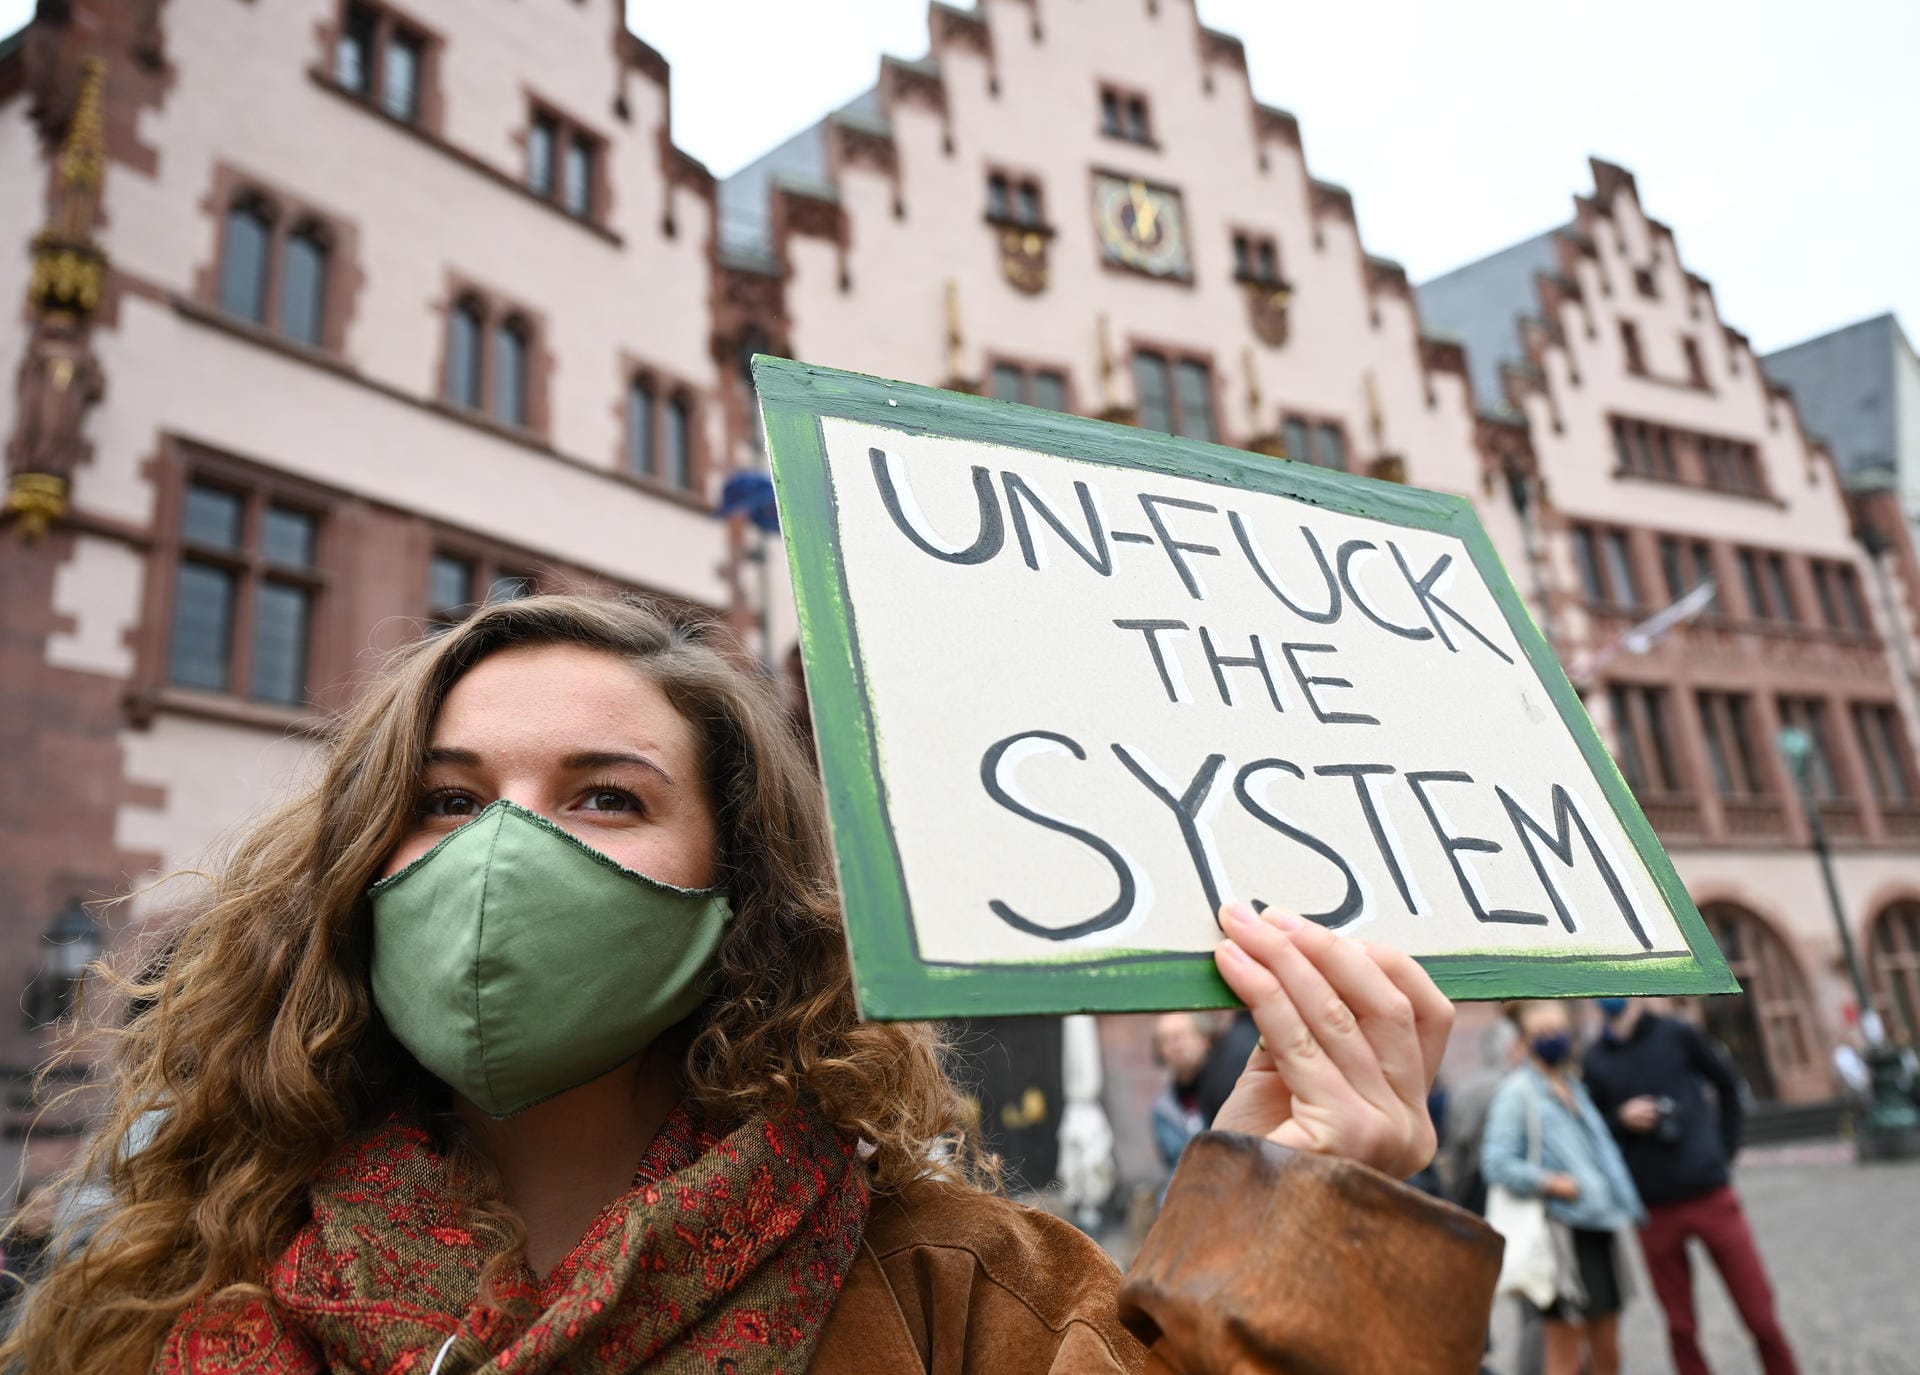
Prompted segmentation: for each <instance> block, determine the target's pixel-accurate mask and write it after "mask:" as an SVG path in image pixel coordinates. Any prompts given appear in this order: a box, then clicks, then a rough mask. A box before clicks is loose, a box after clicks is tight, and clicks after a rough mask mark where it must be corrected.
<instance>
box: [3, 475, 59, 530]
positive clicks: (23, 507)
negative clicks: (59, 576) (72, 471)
mask: <svg viewBox="0 0 1920 1375" xmlns="http://www.w3.org/2000/svg"><path fill="white" fill-rule="evenodd" d="M7 488H8V490H7V505H6V510H7V511H8V512H10V513H11V514H12V515H13V518H14V520H15V522H16V523H17V524H18V526H19V528H20V538H21V539H22V540H24V541H26V542H27V543H28V544H38V543H39V542H40V540H41V538H42V537H43V536H44V535H45V534H46V533H47V527H48V526H50V525H52V524H53V523H54V522H55V521H56V520H58V519H60V517H62V516H64V515H65V514H66V513H67V480H66V479H65V478H64V477H55V476H54V475H53V474H51V473H15V474H14V475H13V477H12V479H11V480H10V481H9V482H8V484H7Z"/></svg>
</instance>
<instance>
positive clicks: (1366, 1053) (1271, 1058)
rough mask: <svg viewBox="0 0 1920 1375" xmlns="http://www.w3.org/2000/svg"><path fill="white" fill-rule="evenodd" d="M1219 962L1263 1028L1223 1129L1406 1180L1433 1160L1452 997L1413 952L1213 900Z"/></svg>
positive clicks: (1217, 1123)
mask: <svg viewBox="0 0 1920 1375" xmlns="http://www.w3.org/2000/svg"><path fill="white" fill-rule="evenodd" d="M1220 925H1221V929H1222V930H1224V931H1225V932H1226V936H1227V939H1226V940H1224V941H1222V942H1221V943H1220V946H1219V948H1218V949H1216V950H1215V951H1214V955H1213V958H1214V963H1215V964H1217V965H1218V966H1219V968H1220V977H1221V978H1223V979H1225V980H1226V981H1227V986H1228V987H1230V988H1231V989H1233V991H1234V992H1235V993H1237V994H1239V995H1240V1000H1241V1001H1242V1002H1244V1003H1245V1004H1246V1005H1247V1007H1248V1009H1249V1010H1250V1011H1251V1012H1252V1013H1253V1020H1254V1023H1255V1025H1257V1026H1258V1027H1259V1028H1260V1036H1261V1040H1262V1043H1263V1044H1262V1045H1261V1046H1260V1048H1259V1049H1257V1050H1255V1051H1254V1052H1253V1055H1252V1056H1251V1057H1250V1058H1249V1059H1248V1061H1247V1067H1246V1069H1245V1071H1244V1072H1243V1073H1242V1074H1241V1075H1240V1082H1239V1083H1238V1084H1236V1085H1235V1086H1234V1090H1233V1096H1232V1097H1230V1098H1228V1099H1227V1101H1226V1103H1225V1105H1223V1106H1222V1107H1221V1109H1220V1114H1219V1116H1218V1117H1217V1118H1215V1119H1214V1123H1213V1125H1214V1128H1215V1129H1216V1130H1218V1131H1237V1132H1246V1133H1248V1134H1249V1135H1253V1136H1264V1137H1266V1138H1267V1139H1268V1140H1269V1141H1272V1142H1275V1143H1276V1144H1278V1145H1282V1146H1290V1147H1292V1148H1293V1149H1295V1150H1301V1151H1313V1152H1316V1153H1318V1154H1321V1155H1340V1156H1346V1157H1347V1158H1349V1159H1352V1160H1358V1161H1360V1162H1361V1163H1362V1164H1365V1165H1371V1166H1372V1167H1373V1168H1374V1169H1376V1170H1379V1171H1380V1172H1381V1173H1383V1174H1388V1175H1392V1176H1393V1177H1394V1178H1396V1179H1405V1178H1407V1177H1408V1176H1410V1175H1413V1174H1416V1173H1418V1172H1419V1171H1420V1170H1422V1169H1424V1168H1425V1167H1426V1166H1427V1164H1428V1163H1429V1162H1430V1161H1431V1160H1432V1159H1433V1153H1434V1148H1435V1145H1436V1140H1435V1136H1434V1131H1433V1121H1432V1119H1431V1118H1429V1117H1428V1115H1427V1091H1428V1089H1429V1088H1431V1087H1432V1085H1433V1076H1434V1074H1435V1073H1436V1072H1437V1071H1438V1070H1439V1068H1440V1056H1441V1054H1442V1053H1443V1052H1444V1051H1445V1050H1446V1048H1447V1034H1448V1033H1449V1032H1450V1031H1451V1030H1452V1029H1453V1004H1452V1003H1450V1002H1448V1001H1447V999H1446V997H1445V995H1443V994H1442V993H1441V992H1440V990H1439V989H1438V988H1436V987H1434V983H1433V980H1432V979H1430V978H1428V977H1427V973H1426V971H1425V970H1423V969H1422V968H1421V967H1420V966H1419V965H1417V964H1415V963H1414V961H1413V959H1412V957H1411V956H1409V955H1407V954H1406V953H1404V952H1403V951H1400V950H1395V949H1391V948H1389V947H1387V946H1383V945H1373V944H1369V943H1367V942H1365V941H1356V940H1351V939H1349V938H1347V937H1344V936H1337V935H1335V934H1334V933H1333V932H1331V931H1328V930H1326V929H1325V928H1324V927H1320V926H1316V925H1314V924H1313V923H1312V922H1308V921H1303V920H1301V919H1300V918H1299V917H1297V916H1295V915H1294V914H1293V913H1291V912H1283V911H1281V910H1280V909H1278V908H1273V907H1270V908H1268V909H1267V910H1266V912H1264V913H1263V914H1261V915H1258V916H1256V915H1255V914H1254V912H1253V910H1252V909H1251V908H1249V907H1245V906H1242V905H1240V904H1238V903H1234V904H1229V905H1228V906H1226V907H1223V908H1221V909H1220Z"/></svg>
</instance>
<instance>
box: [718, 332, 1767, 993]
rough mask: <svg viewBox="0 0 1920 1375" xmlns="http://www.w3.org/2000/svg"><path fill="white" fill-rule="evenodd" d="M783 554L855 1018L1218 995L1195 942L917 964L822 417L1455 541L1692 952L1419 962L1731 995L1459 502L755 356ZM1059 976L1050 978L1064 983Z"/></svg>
mask: <svg viewBox="0 0 1920 1375" xmlns="http://www.w3.org/2000/svg"><path fill="white" fill-rule="evenodd" d="M753 377H754V383H755V385H756V387H757V388H758V389H759V393H760V403H761V407H762V411H763V414H764V417H765V421H766V432H767V443H768V448H769V450H770V452H771V454H772V459H773V473H774V483H775V488H776V491H777V493H778V496H779V502H780V518H781V527H782V529H783V531H784V532H785V536H786V546H787V560H788V566H789V568H790V569H791V571H792V576H793V588H794V596H795V600H796V602H797V604H798V608H799V613H800V637H801V644H802V653H803V655H804V657H805V661H806V671H807V694H808V697H809V698H810V700H811V702H812V705H813V726H814V738H815V741H816V744H817V747H818V750H819V755H820V767H821V773H822V777H823V778H824V780H825V783H826V789H827V802H828V809H829V812H830V814H831V816H832V820H833V844H834V854H835V857H836V861H837V863H838V866H839V871H840V887H841V893H842V900H843V902H844V903H845V910H846V922H847V932H848V939H849V940H850V942H851V944H852V947H853V951H854V978H855V983H856V985H857V988H858V991H859V997H860V1007H861V1011H862V1013H863V1014H864V1015H866V1016H868V1017H871V1018H876V1019H881V1020H886V1019H917V1018H937V1017H977V1016H1001V1015H1014V1014H1027V1013H1068V1012H1147V1011H1155V1010H1160V1009H1166V1008H1199V1007H1231V1006H1235V1005H1236V1004H1237V1000H1236V999H1235V998H1234V996H1233V994H1232V993H1231V992H1230V991H1229V990H1228V989H1227V986H1226V984H1225V983H1224V982H1222V981H1221V979H1220V976H1219V974H1218V973H1217V972H1216V970H1215V969H1214V965H1213V958H1212V956H1211V955H1207V954H1167V953H1164V952H1140V953H1136V954H1129V953H1127V952H1124V951H1114V950H1105V951H1102V952H1100V954H1099V955H1098V956H1097V957H1094V958H1091V959H1085V960H1083V959H1079V958H1077V957H1076V958H1066V959H1061V960H1057V961H1051V962H1048V963H1045V964H1023V965H1007V964H991V965H965V966H961V965H943V964H933V963H928V962H926V961H923V960H922V959H921V958H920V956H919V953H918V951H917V949H916V942H915V938H914V927H913V914H912V910H911V904H910V902H909V900H908V896H907V889H906V880H905V876H904V874H903V873H902V871H901V866H900V854H899V850H898V847H897V846H896V845H895V843H894V838H893V827H892V824H891V821H890V820H889V817H888V813H887V797H886V784H885V780H884V779H883V778H882V777H881V773H880V760H879V751H878V742H877V738H876V733H875V730H874V723H873V716H872V712H871V709H870V705H869V701H868V696H867V685H866V679H865V671H864V668H863V661H862V659H861V656H860V648H859V629H858V625H857V623H856V620H855V617H854V614H853V609H852V607H851V606H850V605H849V603H848V598H847V583H846V569H845V566H844V564H843V562H842V558H841V552H840V522H839V512H838V504H837V499H836V497H835V494H834V490H833V482H832V477H831V475H830V473H829V470H828V468H827V456H826V444H825V441H824V439H823V438H822V435H821V429H820V422H821V420H822V419H823V418H826V417H838V418H841V419H846V420H855V421H860V422H863V423H866V424H870V425H876V426H882V427H885V428H887V429H891V430H896V431H899V432H901V433H904V434H915V435H934V436H943V437H950V438H956V439H967V440H975V441H978V442H981V443H986V444H998V445H1004V446H1007V447H1009V448H1014V449H1027V450H1033V451H1037V452H1040V453H1046V454H1053V455H1056V456H1058V457H1062V458H1069V459H1074V460H1077V461H1079V462H1084V463H1092V464H1098V465H1102V466H1105V467H1110V468H1126V469H1131V470H1134V471H1136V472H1141V473H1148V474H1160V475H1163V476H1167V477H1180V478H1190V479H1193V480H1195V481H1199V482H1206V483H1211V484H1214V485H1216V486H1225V487H1230V488H1235V489H1245V490H1251V491H1256V492H1266V493H1271V494H1273V495H1276V496H1283V497H1291V498H1293V499H1295V500H1298V501H1304V502H1308V503H1310V504H1312V505H1315V506H1322V507H1325V508H1326V509H1328V510H1331V511H1341V512H1344V513H1346V514H1348V515H1353V516H1360V517H1364V518H1367V519H1371V520H1379V521H1386V522H1390V523H1392V524H1395V525H1402V526H1407V527H1411V528H1414V529H1420V530H1431V531H1435V532H1437V533H1440V534H1445V535H1451V536H1453V537H1455V538H1457V539H1459V540H1460V541H1461V542H1462V543H1463V544H1464V545H1465V547H1466V548H1467V550H1468V552H1469V553H1470V555H1471V556H1472V559H1473V562H1474V565H1475V566H1476V567H1477V568H1478V569H1479V571H1480V574H1481V576H1482V577H1483V578H1484V579H1485V580H1486V584H1487V586H1488V587H1489V588H1490V589H1491V590H1492V592H1493V596H1494V599H1495V601H1496V602H1498V604H1499V606H1500V610H1501V613H1502V614H1503V615H1504V616H1505V617H1506V619H1507V624H1508V626H1509V628H1510V629H1511V630H1512V631H1513V633H1514V636H1515V638H1516V639H1518V641H1519V643H1520V646H1521V648H1522V649H1523V650H1524V651H1525V653H1526V656H1527V661H1528V663H1529V664H1530V665H1531V666H1532V667H1533V669H1534V671H1535V673H1536V674H1538V676H1539V678H1540V681H1541V683H1542V684H1543V685H1544V686H1545V687H1546V690H1547V693H1548V695H1549V696H1550V697H1551V699H1552V700H1553V703H1554V706H1555V707H1556V708H1557V709H1558V710H1559V712H1560V716H1561V719H1562V720H1564V721H1565V722H1566V724H1567V727H1568V729H1569V730H1570V731H1571V732H1572V733H1573V736H1574V739H1575V740H1576V741H1577V742H1578V744H1579V746H1580V751H1581V753H1582V755H1584V756H1585V758H1586V761H1587V764H1588V766H1589V767H1590V768H1591V769H1592V770H1593V773H1594V776H1595V777H1596V778H1597V779H1598V781H1599V784H1600V788H1601V791H1602V792H1603V793H1604V795H1605V796H1606V798H1607V801H1608V803H1609V804H1610V805H1611V806H1612V807H1613V810H1614V814H1615V815H1616V816H1617V817H1618V818H1619V820H1620V823H1621V825H1622V826H1623V827H1624V828H1625V829H1626V833H1627V836H1628V838H1629V839H1630V840H1631V841H1632V843H1633V846H1634V849H1635V851H1636V852H1637V853H1638V854H1639V856H1640V858H1641V860H1642V861H1643V862H1644V863H1645V864H1646V866H1647V869H1648V871H1649V872H1650V873H1651V874H1652V876H1653V879H1654V882H1655V883H1656V885H1657V886H1658V887H1659V890H1660V895H1661V896H1662V897H1663V898H1664V899H1665V900H1666V902H1667V904H1668V906H1669V907H1670V908H1671V910H1672V911H1673V913H1674V916H1675V917H1676V919H1677V920H1678V922H1679V925H1680V929H1681V931H1682V933H1683V934H1684V935H1685V937H1686V940H1687V944H1688V946H1689V948H1690V949H1691V950H1692V952H1693V953H1692V955H1691V956H1684V955H1672V954H1666V955H1653V956H1644V957H1632V956H1626V957H1621V956H1604V957H1602V956H1590V955H1578V954H1553V955H1539V956H1524V955H1459V956H1453V955H1449V956H1436V957H1430V958H1426V959H1423V960H1422V961H1421V963H1422V964H1423V965H1425V966H1426V968H1427V969H1428V971H1429V972H1430V973H1431V974H1432V975H1433V977H1434V980H1435V982H1437V983H1438V984H1439V985H1440V987H1441V988H1442V989H1443V990H1444V991H1445V992H1446V993H1447V994H1448V996H1450V997H1453V998H1462V999H1492V998H1515V997H1579V996H1592V995H1598V994H1604V993H1618V992H1621V991H1624V990H1626V989H1628V988H1630V989H1631V991H1633V992H1634V993H1648V994H1651V993H1666V994H1705V993H1733V992H1737V991H1739V985H1738V984H1737V983H1736V982H1735V981H1734V978H1733V974H1732V972H1731V971H1730V970H1729V969H1728V968H1727V963H1726V960H1725V959H1724V958H1723V957H1722V955H1721V953H1720V950H1719V948H1718V947H1717V946H1716V945H1715V944H1714V941H1713V937H1712V936H1711V935H1710V934H1709V933H1708V931H1707V927H1706V923H1705V922H1704V921H1703V920H1702V919H1701V917H1700V913H1699V910H1698V909H1697V908H1696V907H1695V906H1694V905H1693V900H1692V898H1691V897H1689V896H1688V894H1687V890H1686V886H1685V885H1684V884H1683V883H1682V882H1681V881H1680V876H1679V874H1678V873H1676V872H1675V871H1674V867H1673V862H1672V860H1670V859H1669V858H1668V857H1667V853H1666V851H1665V850H1664V849H1663V848H1662V847H1661V844H1660V842H1659V839H1658V838H1657V837H1656V836H1655V835H1654V831H1653V827H1652V826H1651V825H1650V824H1648V822H1647V819H1646V816H1645V815H1644V814H1643V813H1642V812H1641V810H1640V806H1639V804H1638V803H1637V802H1636V801H1635V800H1634V797H1633V793H1632V791H1631V790H1630V789H1629V788H1628V787H1627V784H1626V780H1625V779H1623V778H1622V777H1621V776H1620V772H1619V770H1618V769H1617V768H1616V767H1615V765H1614V762H1613V757H1612V755H1611V754H1609V753H1608V751H1607V747H1606V745H1605V744H1604V743H1602V741H1601V739H1600V736H1599V733H1598V732H1597V731H1596V730H1595V729H1594V726H1593V722H1592V721H1591V719H1589V718H1588V716H1587V712H1586V708H1585V707H1584V706H1583V705H1582V704H1581V702H1580V698H1579V695H1578V694H1577V693H1576V692H1575V691H1574V689H1573V685H1572V684H1571V683H1570V682H1568V681H1567V676H1566V674H1565V673H1564V672H1563V671H1562V669H1561V667H1560V663H1559V660H1557V659H1556V658H1555V657H1554V654H1553V651H1552V649H1551V648H1550V647H1549V646H1548V645H1547V642H1546V639H1545V638H1544V637H1543V636H1542V635H1541V634H1540V631H1539V628H1538V627H1537V626H1535V625H1534V623H1533V618H1532V616H1531V615H1530V614H1529V613H1528V611H1527V609H1526V604H1525V602H1524V601H1522V600H1521V597H1520V594H1519V593H1518V592H1517V591H1516V590H1515V589H1514V586H1513V581H1512V579H1511V578H1509V577H1508V576H1507V571H1506V569H1505V567H1504V566H1503V565H1502V564H1501V561H1500V556H1499V555H1498V554H1497V553H1495V552H1494V548H1493V544H1492V541H1490V540H1489V539H1488V538H1487V533H1486V531H1485V530H1484V529H1483V528H1482V527H1481V524H1480V521H1479V518H1478V517H1477V516H1476V515H1475V514H1474V511H1473V507H1472V505H1471V503H1469V502H1468V501H1466V500H1465V499H1464V498H1462V497H1457V496H1449V495H1446V494H1444V493H1439V492H1428V491H1423V490H1421V489H1419V488H1415V487H1405V486H1401V485H1399V484H1397V483H1390V482H1378V481H1375V480H1373V479H1371V478H1363V477H1355V476H1352V475H1350V474H1346V473H1333V472H1329V471H1327V470H1325V469H1321V468H1316V467H1312V466H1310V465H1307V464H1303V463H1288V462H1285V461H1283V460H1278V459H1273V458H1267V457H1263V456H1261V455H1258V454H1249V453H1243V452H1241V451H1239V450H1236V449H1228V448H1224V447H1222V446H1220V445H1217V444H1207V443H1203V442H1201V441H1199V440H1193V439H1181V438H1177V437H1174V436H1171V435H1164V434H1159V433H1155V432H1153V431H1148V430H1139V429H1135V428H1133V427H1131V426H1126V425H1113V424H1108V423H1106V422H1104V421H1099V420H1085V419H1081V418H1080V417H1077V416H1070V415H1062V414H1060V413H1058V412H1054V411H1043V410H1038V409H1035V408H1033V407H1030V406H1020V405H1015V404H1013V403H1011V402H1004V401H992V400H987V399H985V398H982V397H977V396H969V395H966V394H964V393H960V392H946V391H939V390H937V389H935V388H932V387H920V386H914V385H912V384H910V383H905V382H889V381H884V380H881V379H879V378H874V377H867V376H864V375H862V374H859V373H851V372H841V371H839V370H837V369H833V368H823V367H816V366H813V365H811V364H803V363H796V362H793V361H791V360H789V359H785V358H773V357H768V356H766V355H758V356H756V357H755V358H754V360H753ZM1063 979H1064V980H1065V982H1064V983H1063Z"/></svg>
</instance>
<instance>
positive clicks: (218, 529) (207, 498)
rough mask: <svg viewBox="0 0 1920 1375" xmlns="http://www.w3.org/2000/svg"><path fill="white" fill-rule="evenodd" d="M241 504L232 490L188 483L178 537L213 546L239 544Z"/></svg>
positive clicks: (219, 547)
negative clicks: (226, 490)
mask: <svg viewBox="0 0 1920 1375" xmlns="http://www.w3.org/2000/svg"><path fill="white" fill-rule="evenodd" d="M243 509H244V505H243V503H242V502H241V500H240V498H239V497H238V496H235V495H234V494H233V493H232V492H223V491H221V490H220V489H219V488H218V487H203V486H201V485H200V484H199V483H197V482H195V483H191V484H189V485H188V487H187V500H186V505H185V508H184V509H183V510H182V511H181V513H180V534H181V537H182V538H184V539H186V540H187V541H189V542H190V543H193V544H204V545H207V546H209V547H210V548H214V549H238V548H239V547H240V517H241V514H242V511H243Z"/></svg>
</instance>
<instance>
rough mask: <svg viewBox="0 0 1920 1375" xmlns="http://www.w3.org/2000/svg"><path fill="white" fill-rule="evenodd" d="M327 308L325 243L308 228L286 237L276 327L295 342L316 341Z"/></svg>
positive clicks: (311, 343)
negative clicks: (283, 274) (284, 273)
mask: <svg viewBox="0 0 1920 1375" xmlns="http://www.w3.org/2000/svg"><path fill="white" fill-rule="evenodd" d="M326 309H327V246H326V244H325V243H324V242H323V241H322V240H321V238H320V236H319V234H318V233H317V232H316V231H314V230H312V229H302V230H301V231H300V232H299V233H297V234H295V235H294V236H293V237H292V238H291V239H288V240H287V259H286V277H285V280H283V281H282V282H281V283H280V330H281V333H283V334H285V335H286V336H287V337H288V338H289V339H293V340H295V341H297V342H298V343H302V344H310V345H312V346H314V347H315V348H318V347H319V345H320V328H321V322H322V321H323V319H324V318H325V316H326Z"/></svg>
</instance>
